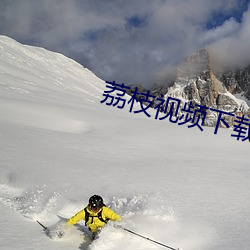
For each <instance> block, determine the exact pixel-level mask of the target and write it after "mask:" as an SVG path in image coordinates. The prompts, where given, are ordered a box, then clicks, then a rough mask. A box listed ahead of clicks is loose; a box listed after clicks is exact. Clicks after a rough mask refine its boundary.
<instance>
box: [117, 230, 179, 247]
mask: <svg viewBox="0 0 250 250" xmlns="http://www.w3.org/2000/svg"><path fill="white" fill-rule="evenodd" d="M122 229H123V230H125V231H127V232H129V233H131V234H134V235H137V236H139V237H141V238H143V239H145V240H148V241H151V242H154V243H156V244H158V245H161V246H163V247H166V248H169V249H171V250H180V248H173V247H170V246H167V245H165V244H162V243H160V242H158V241H155V240H152V239H150V238H148V237H145V236H143V235H141V234H138V233H135V232H133V231H131V230H129V229H127V228H122Z"/></svg>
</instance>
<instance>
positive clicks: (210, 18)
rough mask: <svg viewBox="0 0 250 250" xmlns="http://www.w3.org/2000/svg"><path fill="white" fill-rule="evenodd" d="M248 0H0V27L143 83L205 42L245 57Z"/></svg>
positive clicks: (109, 76)
mask: <svg viewBox="0 0 250 250" xmlns="http://www.w3.org/2000/svg"><path fill="white" fill-rule="evenodd" d="M249 1H250V0H0V34H4V35H7V36H10V37H12V38H14V39H16V40H17V41H19V42H22V43H26V44H31V45H37V46H41V47H44V48H47V49H50V50H53V51H57V52H61V53H63V54H65V55H67V56H69V57H71V58H73V59H75V60H77V61H78V62H80V63H81V64H82V65H83V66H85V67H87V68H89V69H90V70H92V71H93V72H94V73H95V74H96V75H98V76H99V77H101V78H102V79H103V80H109V81H114V80H115V81H116V82H119V83H122V82H124V83H125V84H126V85H128V84H131V83H141V84H143V85H145V86H147V87H148V86H149V85H150V84H152V83H154V82H156V81H159V80H161V79H164V78H165V76H166V75H167V72H168V71H169V69H171V68H172V67H174V66H176V65H177V64H178V63H179V62H180V61H181V60H182V59H183V58H186V57H187V56H189V55H191V54H192V53H193V52H195V51H197V50H198V49H200V48H204V47H208V46H210V47H212V48H213V52H214V53H213V54H215V55H217V57H218V58H217V59H218V60H220V61H222V62H223V63H249V62H250V8H249V9H248V5H249Z"/></svg>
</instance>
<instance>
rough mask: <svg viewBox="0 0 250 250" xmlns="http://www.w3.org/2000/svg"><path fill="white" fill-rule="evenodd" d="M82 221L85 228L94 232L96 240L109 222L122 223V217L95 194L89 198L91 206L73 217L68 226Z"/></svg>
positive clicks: (93, 236)
mask: <svg viewBox="0 0 250 250" xmlns="http://www.w3.org/2000/svg"><path fill="white" fill-rule="evenodd" d="M80 220H85V226H87V227H88V228H89V230H90V231H91V232H92V238H93V239H94V238H95V237H96V236H97V234H98V232H99V231H100V229H101V228H102V227H104V226H105V224H106V223H107V222H108V221H109V220H112V221H118V222H120V221H121V220H122V219H121V217H120V215H118V214H116V213H115V212H114V211H113V210H111V209H110V208H108V207H106V206H105V204H104V203H103V199H102V197H101V196H99V195H96V194H95V195H93V196H91V197H90V198H89V204H88V205H87V206H86V207H85V208H84V209H82V210H81V211H79V212H78V213H77V214H75V215H74V216H72V217H71V218H70V219H69V220H68V221H67V224H69V225H74V224H76V223H77V222H78V221H80Z"/></svg>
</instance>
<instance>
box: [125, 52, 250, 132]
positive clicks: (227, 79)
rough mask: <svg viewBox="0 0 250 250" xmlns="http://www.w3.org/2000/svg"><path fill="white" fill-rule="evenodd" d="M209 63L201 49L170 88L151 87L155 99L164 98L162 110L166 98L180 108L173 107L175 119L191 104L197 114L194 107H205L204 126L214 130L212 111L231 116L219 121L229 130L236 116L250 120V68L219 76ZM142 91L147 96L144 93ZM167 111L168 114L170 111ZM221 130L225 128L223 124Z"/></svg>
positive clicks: (154, 104) (183, 113) (182, 69)
mask: <svg viewBox="0 0 250 250" xmlns="http://www.w3.org/2000/svg"><path fill="white" fill-rule="evenodd" d="M212 61H213V60H212V59H211V56H210V53H209V51H208V50H206V49H202V50H200V51H198V52H197V53H195V54H194V55H192V56H190V57H188V58H187V59H186V60H185V62H183V63H182V64H181V65H180V66H179V67H178V68H177V74H176V79H175V80H174V81H173V83H172V84H169V83H168V84H166V85H164V84H161V85H154V86H153V88H151V89H150V92H151V93H152V94H154V96H156V97H157V98H158V99H159V98H161V96H164V99H165V103H164V105H163V110H164V109H165V107H166V105H167V100H168V98H169V97H170V98H175V99H178V100H180V101H181V104H180V108H179V109H178V110H176V109H177V108H176V106H175V107H174V112H177V115H176V116H178V117H181V116H182V115H185V111H184V112H183V111H182V109H184V110H185V109H186V108H184V107H185V104H186V103H187V104H189V103H190V102H192V106H193V107H194V110H200V108H198V107H196V106H195V105H199V106H202V107H205V108H202V111H203V112H206V116H205V118H204V125H205V126H210V127H215V126H216V124H217V118H218V112H217V111H214V110H219V111H223V112H226V113H230V114H232V115H233V116H228V115H227V114H224V113H223V114H222V118H223V119H224V120H225V121H226V122H227V124H228V125H229V126H230V127H231V128H232V127H233V126H234V124H235V122H234V120H235V116H239V117H242V116H243V115H244V117H245V118H246V119H249V118H250V108H249V103H250V101H249V99H248V98H249V90H250V88H249V84H250V81H249V79H250V78H249V74H250V73H249V67H248V68H246V69H241V70H239V69H238V70H230V71H229V70H227V71H223V72H221V71H217V68H215V66H214V65H213V62H212ZM132 86H133V85H132ZM133 87H135V86H133ZM142 91H144V93H145V92H147V90H145V89H144V90H142ZM142 91H141V92H142ZM128 93H129V92H128ZM157 98H155V99H154V102H153V104H152V107H153V108H156V107H157ZM162 98H163V97H162ZM169 106H170V105H169ZM167 108H168V109H167V110H168V112H169V111H170V107H167ZM206 108H208V109H206ZM220 126H222V127H226V126H225V125H224V124H221V125H220Z"/></svg>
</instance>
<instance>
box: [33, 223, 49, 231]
mask: <svg viewBox="0 0 250 250" xmlns="http://www.w3.org/2000/svg"><path fill="white" fill-rule="evenodd" d="M36 222H37V223H38V224H39V225H40V226H42V227H43V229H44V230H45V231H46V230H48V228H47V227H45V226H44V225H43V224H42V223H41V222H39V221H38V220H37V221H36Z"/></svg>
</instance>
